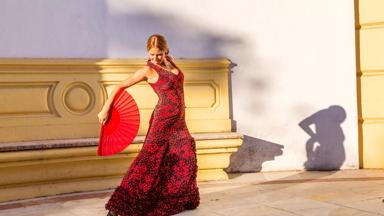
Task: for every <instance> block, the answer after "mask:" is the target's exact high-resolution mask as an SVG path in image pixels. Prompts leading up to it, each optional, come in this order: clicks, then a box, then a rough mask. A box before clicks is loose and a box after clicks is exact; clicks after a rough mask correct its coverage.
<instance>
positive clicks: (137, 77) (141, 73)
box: [98, 66, 150, 124]
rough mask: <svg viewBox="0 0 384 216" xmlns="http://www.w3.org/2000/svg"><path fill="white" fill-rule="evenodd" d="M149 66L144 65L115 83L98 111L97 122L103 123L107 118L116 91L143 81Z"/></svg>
mask: <svg viewBox="0 0 384 216" xmlns="http://www.w3.org/2000/svg"><path fill="white" fill-rule="evenodd" d="M149 70H150V69H149V66H145V67H143V68H140V69H139V70H137V71H136V72H135V73H134V74H133V75H132V76H130V77H128V78H127V79H125V80H123V81H121V83H120V84H118V85H116V86H115V87H114V88H113V90H112V92H111V94H110V95H109V97H108V99H107V101H106V102H105V104H104V106H103V108H102V110H101V111H100V113H99V114H98V117H99V122H100V123H101V124H104V123H105V122H106V121H107V119H108V111H109V109H110V107H111V105H112V102H113V99H114V98H115V95H116V94H117V92H118V91H119V90H120V89H121V88H128V87H130V86H132V85H134V84H136V83H138V82H140V81H143V80H145V79H146V77H147V73H148V71H149Z"/></svg>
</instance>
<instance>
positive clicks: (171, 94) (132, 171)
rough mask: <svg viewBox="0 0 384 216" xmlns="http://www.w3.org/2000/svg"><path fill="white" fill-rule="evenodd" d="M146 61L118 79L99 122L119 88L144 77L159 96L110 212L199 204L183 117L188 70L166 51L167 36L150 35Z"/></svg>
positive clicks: (144, 212) (163, 210)
mask: <svg viewBox="0 0 384 216" xmlns="http://www.w3.org/2000/svg"><path fill="white" fill-rule="evenodd" d="M147 51H148V57H149V59H148V60H147V64H146V66H144V67H143V68H141V69H139V70H137V71H136V72H135V73H134V74H133V75H132V76H131V77H130V78H128V79H126V80H124V81H122V83H121V84H119V85H117V86H116V87H115V88H114V90H113V91H112V93H111V94H110V96H109V98H108V100H107V101H106V103H105V104H104V106H103V109H102V110H101V112H100V113H99V114H98V118H99V122H100V123H101V124H105V122H106V121H107V120H108V117H109V114H108V113H109V109H110V107H111V104H112V102H113V98H114V96H115V95H116V93H117V92H118V91H119V90H120V88H128V87H130V86H132V85H134V84H136V83H138V82H140V81H142V80H146V82H148V83H149V85H150V86H151V87H152V88H153V90H154V91H155V93H156V94H157V96H158V98H159V100H158V103H157V105H156V107H155V109H154V110H153V112H152V115H151V118H150V120H149V128H148V131H147V135H146V137H145V140H144V145H143V148H142V149H141V151H140V152H139V154H138V155H137V157H136V158H135V159H134V160H133V162H132V164H131V166H130V167H129V169H128V171H127V173H126V174H125V176H124V177H123V179H122V181H121V183H120V185H119V186H118V187H117V188H116V189H115V191H114V192H113V194H112V195H111V197H110V199H109V201H108V202H107V203H106V204H105V208H106V209H107V210H109V212H108V215H107V216H128V215H129V216H152V215H153V216H162V215H174V214H177V213H179V212H182V211H184V210H187V209H195V208H197V207H198V206H199V204H200V196H199V189H198V187H197V182H196V174H197V163H196V144H195V140H194V138H193V137H192V136H191V134H190V133H189V131H188V128H187V126H186V122H185V105H184V90H183V83H184V74H183V72H182V71H181V70H180V68H179V67H178V66H176V64H175V63H174V62H173V59H172V58H171V57H170V56H169V55H168V53H169V49H168V45H167V42H166V39H165V38H164V36H162V35H159V34H154V35H151V36H150V37H149V38H148V41H147Z"/></svg>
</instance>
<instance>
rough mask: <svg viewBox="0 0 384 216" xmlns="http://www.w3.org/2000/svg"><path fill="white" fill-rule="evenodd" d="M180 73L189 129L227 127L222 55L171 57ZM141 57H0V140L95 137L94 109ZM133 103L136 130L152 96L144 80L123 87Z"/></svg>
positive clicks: (145, 120)
mask: <svg viewBox="0 0 384 216" xmlns="http://www.w3.org/2000/svg"><path fill="white" fill-rule="evenodd" d="M176 61H177V63H178V65H179V66H180V68H182V69H183V70H184V73H185V86H184V89H185V103H186V120H187V124H188V128H189V129H190V132H191V133H204V132H226V131H231V121H230V119H229V98H228V64H229V61H228V60H227V59H192V60H176ZM144 64H145V59H125V60H123V59H120V60H117V59H105V60H101V59H100V60H98V59H84V60H69V59H66V60H65V59H1V60H0V124H1V127H2V129H1V130H0V137H1V139H0V145H1V142H15V141H28V140H45V139H69V138H86V137H98V136H99V131H100V125H99V123H98V120H97V113H98V112H99V111H100V109H101V107H102V105H103V103H104V101H105V100H106V98H107V94H109V92H110V91H111V90H112V87H113V85H116V84H117V83H119V82H120V81H121V80H123V79H125V78H127V77H129V76H130V75H132V73H133V72H135V71H136V70H137V69H138V68H140V67H142V66H144ZM127 91H128V92H130V93H131V94H132V95H133V97H134V98H135V100H136V102H137V103H138V106H139V109H140V115H141V122H140V129H139V135H144V134H145V133H146V131H147V128H148V121H149V117H150V114H151V112H152V110H153V108H154V106H155V104H156V102H157V96H156V94H155V93H154V92H153V90H152V89H151V87H150V86H149V85H148V84H147V83H146V82H141V83H138V84H136V85H135V86H132V87H130V88H128V89H127Z"/></svg>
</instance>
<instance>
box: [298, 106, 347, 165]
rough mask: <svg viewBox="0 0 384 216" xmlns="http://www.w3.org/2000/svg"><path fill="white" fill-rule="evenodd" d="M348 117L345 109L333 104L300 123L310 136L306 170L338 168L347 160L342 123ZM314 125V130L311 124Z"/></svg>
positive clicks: (307, 146)
mask: <svg viewBox="0 0 384 216" xmlns="http://www.w3.org/2000/svg"><path fill="white" fill-rule="evenodd" d="M345 119H346V112H345V110H344V109H343V108H342V107H341V106H338V105H332V106H330V107H328V108H327V109H323V110H320V111H318V112H316V113H314V114H313V115H311V116H309V117H307V118H306V119H304V120H303V121H301V122H300V123H299V126H300V127H301V128H302V129H303V130H304V131H305V132H306V133H307V134H308V135H309V136H310V138H309V140H308V141H307V142H306V146H305V148H306V151H307V161H306V162H305V163H304V167H305V169H306V170H338V169H340V167H341V165H342V164H343V163H344V161H345V150H344V145H343V142H344V139H345V136H344V133H343V129H342V128H341V123H342V122H343V121H344V120H345ZM312 124H313V125H314V127H315V130H312V128H311V127H310V125H312Z"/></svg>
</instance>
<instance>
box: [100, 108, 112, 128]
mask: <svg viewBox="0 0 384 216" xmlns="http://www.w3.org/2000/svg"><path fill="white" fill-rule="evenodd" d="M97 117H98V118H99V122H100V124H103V125H105V123H106V122H107V121H108V118H109V110H105V109H102V110H101V111H100V112H99V114H97Z"/></svg>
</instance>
